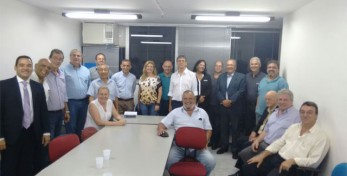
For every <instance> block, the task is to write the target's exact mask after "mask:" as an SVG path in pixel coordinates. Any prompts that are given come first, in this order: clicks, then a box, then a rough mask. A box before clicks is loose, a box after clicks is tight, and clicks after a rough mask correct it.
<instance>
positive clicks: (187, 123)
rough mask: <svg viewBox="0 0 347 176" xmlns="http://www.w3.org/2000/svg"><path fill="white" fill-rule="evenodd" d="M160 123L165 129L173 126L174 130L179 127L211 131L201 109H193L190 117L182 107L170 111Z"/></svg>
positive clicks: (204, 113)
mask: <svg viewBox="0 0 347 176" xmlns="http://www.w3.org/2000/svg"><path fill="white" fill-rule="evenodd" d="M161 123H163V124H164V125H165V127H166V128H169V127H170V126H173V127H174V128H175V130H177V129H178V128H181V127H196V128H201V129H204V130H212V126H211V123H210V119H209V117H208V115H207V113H206V111H205V110H204V109H202V108H199V107H195V109H194V111H193V113H192V115H191V116H189V115H188V113H187V112H186V111H185V110H184V108H183V107H180V108H176V109H174V110H172V111H171V112H170V113H169V114H168V115H167V116H166V117H165V118H164V119H162V120H161Z"/></svg>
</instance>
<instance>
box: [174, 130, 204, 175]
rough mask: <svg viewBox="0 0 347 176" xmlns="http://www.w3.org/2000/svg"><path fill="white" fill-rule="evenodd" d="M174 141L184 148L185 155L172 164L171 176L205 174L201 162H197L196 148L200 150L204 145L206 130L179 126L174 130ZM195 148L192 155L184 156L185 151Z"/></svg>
mask: <svg viewBox="0 0 347 176" xmlns="http://www.w3.org/2000/svg"><path fill="white" fill-rule="evenodd" d="M175 142H176V145H177V146H178V147H182V148H185V156H184V158H183V159H182V160H180V161H179V162H177V163H175V164H173V165H172V166H171V167H170V169H169V173H170V175H172V176H203V175H206V174H207V171H206V168H205V166H204V165H203V164H201V163H200V162H198V161H197V160H196V159H195V157H196V150H202V149H204V148H205V147H206V144H207V139H206V132H205V130H203V129H201V128H194V127H181V128H179V129H178V130H177V131H176V135H175ZM189 149H195V153H194V157H188V156H186V151H187V150H189Z"/></svg>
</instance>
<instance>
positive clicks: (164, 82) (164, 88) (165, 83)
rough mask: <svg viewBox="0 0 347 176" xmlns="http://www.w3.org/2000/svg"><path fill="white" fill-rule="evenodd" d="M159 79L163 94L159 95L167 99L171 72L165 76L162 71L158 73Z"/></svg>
mask: <svg viewBox="0 0 347 176" xmlns="http://www.w3.org/2000/svg"><path fill="white" fill-rule="evenodd" d="M159 77H160V80H161V86H162V91H163V94H162V96H161V99H162V100H169V96H168V93H169V89H170V80H171V74H170V76H165V74H164V73H160V74H159Z"/></svg>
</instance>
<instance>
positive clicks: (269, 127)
mask: <svg viewBox="0 0 347 176" xmlns="http://www.w3.org/2000/svg"><path fill="white" fill-rule="evenodd" d="M278 111H279V109H276V110H275V111H274V112H273V113H272V114H271V115H270V117H269V120H268V122H267V124H266V125H265V128H264V131H265V132H266V136H265V138H264V141H265V142H266V143H268V144H271V143H273V142H274V141H275V140H277V139H279V138H280V137H281V136H282V135H283V134H284V132H285V131H286V130H287V128H288V127H289V126H291V125H292V124H294V123H299V122H301V119H300V115H299V111H298V110H297V109H296V108H294V107H290V108H288V109H287V110H285V112H283V114H281V115H279V113H278Z"/></svg>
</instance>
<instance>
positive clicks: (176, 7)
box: [20, 0, 313, 28]
mask: <svg viewBox="0 0 347 176" xmlns="http://www.w3.org/2000/svg"><path fill="white" fill-rule="evenodd" d="M20 1H22V2H25V3H28V4H31V5H34V6H37V7H40V8H43V9H47V10H49V11H52V12H54V13H57V14H62V12H65V11H69V10H92V9H109V10H111V11H117V12H122V13H123V12H125V13H128V12H130V13H140V14H142V19H141V20H136V21H116V22H117V23H119V24H123V25H131V26H132V25H151V26H230V27H254V26H256V27H267V28H268V27H270V28H271V27H274V28H281V26H282V17H283V16H284V15H285V14H287V13H290V12H292V11H294V10H296V9H298V8H300V7H302V6H304V5H306V4H307V3H309V2H311V1H313V0H44V1H42V0H20ZM231 11H239V12H241V14H265V15H270V16H273V17H275V20H274V21H271V22H269V23H266V24H256V23H253V24H252V23H247V24H242V23H225V22H223V23H217V22H203V23H202V22H196V21H193V20H191V15H197V14H210V13H213V14H222V13H225V12H231Z"/></svg>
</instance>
